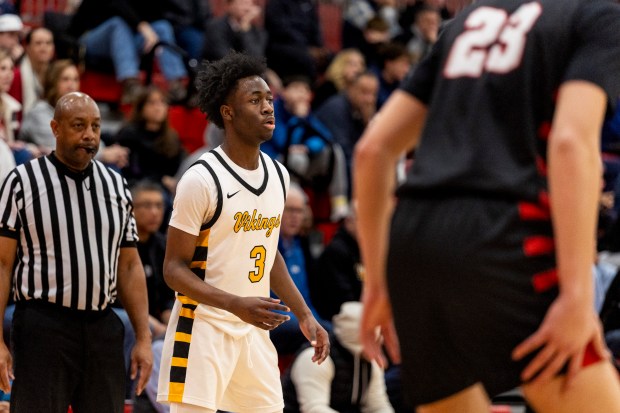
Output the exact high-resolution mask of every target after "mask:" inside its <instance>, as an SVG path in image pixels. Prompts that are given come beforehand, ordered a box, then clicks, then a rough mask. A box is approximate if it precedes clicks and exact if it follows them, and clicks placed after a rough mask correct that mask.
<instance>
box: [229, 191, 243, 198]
mask: <svg viewBox="0 0 620 413" xmlns="http://www.w3.org/2000/svg"><path fill="white" fill-rule="evenodd" d="M240 191H241V189H240V190H239V191H237V192H234V193H232V194H226V198H228V199H230V198H232V197H233V196H235V195H237V194H238V193H239V192H240Z"/></svg>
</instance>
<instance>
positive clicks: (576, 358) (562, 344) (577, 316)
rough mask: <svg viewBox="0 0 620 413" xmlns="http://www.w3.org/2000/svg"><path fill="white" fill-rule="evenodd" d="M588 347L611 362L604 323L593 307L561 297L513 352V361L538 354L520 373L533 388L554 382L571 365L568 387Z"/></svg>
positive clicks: (566, 384)
mask: <svg viewBox="0 0 620 413" xmlns="http://www.w3.org/2000/svg"><path fill="white" fill-rule="evenodd" d="M588 343H592V346H593V348H594V350H595V351H596V353H597V354H598V355H599V356H600V357H601V358H603V359H606V358H609V352H608V350H607V349H606V347H605V344H604V340H603V335H602V328H601V323H600V320H599V318H598V317H597V315H596V313H595V312H594V310H593V308H592V305H591V303H589V302H585V303H581V302H580V301H578V300H574V299H570V298H568V297H563V296H562V295H560V296H559V297H558V298H557V299H556V300H555V301H554V302H553V304H552V305H551V307H549V310H548V311H547V314H546V315H545V318H544V320H543V322H542V324H541V325H540V327H539V328H538V330H537V331H536V332H535V333H534V334H532V335H531V336H530V337H528V338H527V339H526V340H525V341H523V342H522V343H521V344H519V345H518V346H517V347H516V348H515V349H514V351H513V353H512V358H513V359H514V360H520V359H522V358H523V357H525V356H527V355H528V354H530V353H532V352H534V351H536V350H538V354H536V356H535V357H534V359H533V360H532V361H531V362H530V363H529V364H528V365H527V366H526V368H525V369H524V370H523V372H522V373H521V379H522V380H523V381H524V382H529V381H531V383H532V384H536V383H542V382H545V381H548V380H550V379H552V378H553V377H555V376H556V375H557V374H558V373H559V372H560V371H561V370H562V368H563V367H564V366H565V365H566V363H569V364H568V366H569V367H568V373H567V375H566V381H565V383H564V385H565V387H568V386H570V384H571V382H572V380H573V379H574V377H575V375H576V374H577V373H578V372H579V370H580V369H581V368H582V362H583V356H584V352H585V349H586V346H587V345H588Z"/></svg>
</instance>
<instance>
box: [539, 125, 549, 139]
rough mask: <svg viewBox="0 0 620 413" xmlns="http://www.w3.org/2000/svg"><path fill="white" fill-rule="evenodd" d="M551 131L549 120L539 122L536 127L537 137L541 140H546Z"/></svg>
mask: <svg viewBox="0 0 620 413" xmlns="http://www.w3.org/2000/svg"><path fill="white" fill-rule="evenodd" d="M550 132H551V122H549V121H544V122H541V123H540V126H539V127H538V137H539V138H540V139H543V140H547V139H548V138H549V133H550Z"/></svg>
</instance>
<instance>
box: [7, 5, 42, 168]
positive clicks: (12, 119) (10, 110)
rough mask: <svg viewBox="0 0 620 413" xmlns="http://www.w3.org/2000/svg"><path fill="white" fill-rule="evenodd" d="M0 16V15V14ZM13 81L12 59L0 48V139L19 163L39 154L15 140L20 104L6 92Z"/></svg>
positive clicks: (35, 148) (34, 148)
mask: <svg viewBox="0 0 620 413" xmlns="http://www.w3.org/2000/svg"><path fill="white" fill-rule="evenodd" d="M0 17H1V16H0ZM12 82H13V59H12V58H11V55H10V54H9V51H8V50H6V49H1V48H0V139H2V140H3V141H4V142H5V143H6V144H7V145H8V146H9V148H10V149H11V151H12V152H13V156H14V157H15V163H16V164H17V165H21V164H22V163H24V162H27V161H29V160H30V159H32V158H33V157H36V156H38V155H39V153H38V150H37V147H36V146H35V145H26V144H25V143H24V142H22V141H18V140H16V135H17V132H18V130H19V125H20V123H19V120H18V113H19V111H20V110H21V108H22V105H21V104H20V103H19V102H18V101H17V100H15V98H13V97H12V96H11V95H9V94H8V93H7V92H8V91H9V89H10V88H11V83H12Z"/></svg>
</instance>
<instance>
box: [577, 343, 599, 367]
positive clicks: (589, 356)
mask: <svg viewBox="0 0 620 413" xmlns="http://www.w3.org/2000/svg"><path fill="white" fill-rule="evenodd" d="M601 360H602V358H601V356H599V355H598V353H597V352H596V350H594V343H592V342H591V341H590V342H589V343H588V345H587V346H586V350H585V352H584V353H583V361H582V362H581V366H582V367H586V366H589V365H590V364H594V363H598V362H599V361H601Z"/></svg>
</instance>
